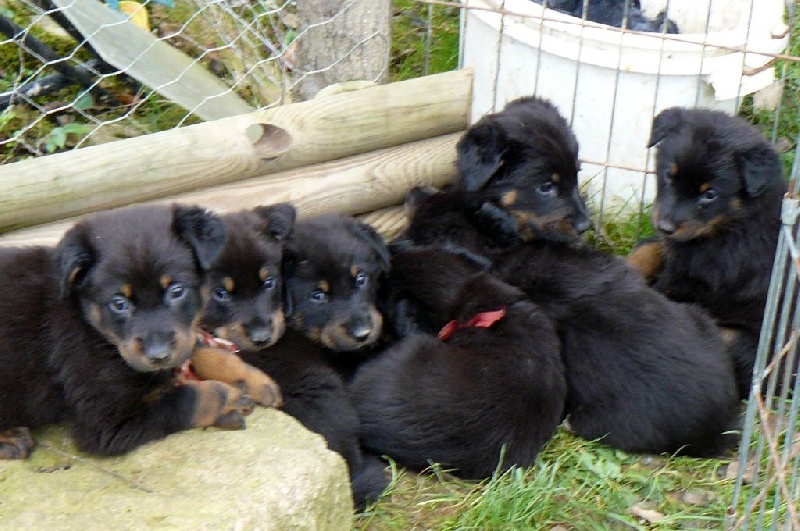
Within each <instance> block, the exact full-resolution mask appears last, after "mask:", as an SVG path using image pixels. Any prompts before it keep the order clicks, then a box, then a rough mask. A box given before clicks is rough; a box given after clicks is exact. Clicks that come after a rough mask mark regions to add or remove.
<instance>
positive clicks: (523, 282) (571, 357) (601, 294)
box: [407, 100, 739, 456]
mask: <svg viewBox="0 0 800 531" xmlns="http://www.w3.org/2000/svg"><path fill="white" fill-rule="evenodd" d="M523 101H525V100H523ZM517 105H519V103H516V102H515V103H512V104H510V105H509V106H508V107H507V108H506V109H504V110H503V111H502V112H500V113H498V114H499V115H500V116H501V118H502V119H494V120H492V121H491V122H490V123H489V124H488V125H486V126H483V127H482V129H483V133H482V134H481V135H475V134H474V133H473V132H472V131H468V132H467V134H466V135H465V137H464V138H463V139H462V141H461V142H460V143H459V147H458V149H459V151H458V153H459V167H460V168H461V173H462V181H464V182H461V183H459V185H458V186H457V187H456V190H455V191H454V192H447V193H426V192H425V191H423V190H417V191H415V192H414V194H412V195H415V196H416V197H415V199H416V204H417V207H416V208H414V207H411V208H410V209H409V210H410V211H411V212H410V214H411V218H410V221H409V227H408V230H407V236H408V237H410V238H412V239H413V240H415V241H417V240H419V241H424V242H425V243H426V244H432V243H443V244H446V245H447V246H448V247H450V248H458V247H461V248H462V249H463V252H465V253H468V254H473V255H478V256H481V255H483V256H485V257H487V258H490V259H491V270H492V271H493V272H494V273H495V274H496V275H497V276H499V277H500V278H501V279H502V280H504V281H506V282H508V283H510V284H512V285H514V286H517V287H519V288H520V289H521V290H522V291H523V292H525V293H526V295H527V296H528V297H529V298H530V300H531V301H533V302H534V303H536V304H538V305H539V306H540V307H541V308H542V309H543V310H544V312H545V313H546V314H547V315H548V317H550V318H551V319H552V320H553V321H554V322H555V324H556V329H557V331H558V334H559V337H560V339H561V342H562V355H563V360H564V365H565V367H566V371H567V384H568V397H567V407H566V412H567V414H568V415H569V423H570V425H571V427H572V429H573V430H574V431H575V432H576V433H578V434H579V435H581V436H583V437H587V438H592V439H593V438H599V437H604V439H603V440H604V441H605V442H607V443H608V444H611V445H613V446H616V447H618V448H621V449H623V450H627V451H648V452H672V453H674V452H677V451H681V452H683V453H686V454H689V455H701V456H702V455H714V454H717V453H720V452H722V451H723V450H724V449H726V448H728V447H730V446H732V445H734V444H735V443H736V440H737V439H736V437H735V436H734V435H732V434H724V433H723V432H725V431H726V430H729V429H732V428H735V427H736V426H737V424H738V409H739V408H738V405H739V404H738V400H737V393H736V388H735V381H734V375H733V367H732V363H731V361H730V359H729V357H728V355H727V353H726V352H725V349H724V345H723V343H722V339H721V336H720V333H719V331H718V329H717V328H716V326H715V325H714V323H713V322H712V321H711V319H709V317H708V316H706V315H705V314H704V312H702V311H700V310H698V309H696V308H693V307H691V306H688V305H681V304H678V303H675V302H673V301H670V300H668V299H667V298H666V297H664V296H663V295H662V294H660V293H658V292H656V291H654V290H652V289H650V288H649V287H648V286H647V285H646V284H645V282H644V281H643V280H642V279H641V278H640V277H639V276H638V274H637V273H636V272H635V271H633V270H632V269H630V268H629V267H627V266H626V264H625V263H624V261H622V260H620V259H618V258H616V257H613V256H610V255H606V254H603V253H599V252H596V251H594V250H592V249H589V248H586V247H584V246H583V245H581V244H580V243H579V242H578V241H577V240H576V239H575V236H576V233H577V232H579V231H580V230H582V229H583V228H585V225H586V223H585V222H584V219H585V217H584V216H583V215H580V214H582V213H584V212H585V207H583V203H582V200H581V199H580V197H579V196H578V194H577V190H576V187H577V175H576V169H577V168H576V165H575V164H574V163H573V162H572V160H574V157H572V154H573V153H574V154H575V155H577V146H574V147H572V148H569V149H568V148H567V147H568V146H569V145H570V144H569V143H566V144H565V143H564V136H565V135H564V134H563V133H561V132H559V131H558V130H557V131H556V136H554V137H553V138H551V140H550V143H551V144H553V145H554V146H556V145H558V144H563V145H561V147H560V148H557V147H553V148H551V149H548V150H540V151H535V150H530V151H524V150H521V149H520V147H519V146H518V145H517V143H515V142H508V141H507V140H506V139H507V138H508V137H509V130H511V131H516V130H518V129H519V128H520V127H521V126H520V124H519V122H520V121H522V122H526V121H531V120H532V119H531V118H529V117H528V115H527V114H524V113H521V112H520V111H519V110H517V109H518V107H517ZM531 112H532V113H533V114H535V113H536V111H535V110H532V111H531ZM476 125H481V123H480V122H479V123H478V124H476ZM541 134H543V133H541ZM538 143H539V144H541V142H538ZM564 153H569V154H570V155H571V156H570V157H569V158H567V157H565V156H564V155H563V154H564ZM475 154H480V155H481V156H480V157H476V156H475ZM531 159H535V160H531ZM465 165H466V167H465ZM521 168H550V169H548V170H547V171H530V170H529V171H523V170H522V169H521ZM475 174H477V175H485V176H486V177H485V179H482V181H483V184H482V185H479V186H478V187H476V188H475V190H473V191H470V190H469V189H466V190H465V184H468V183H469V182H470V181H471V180H474V178H473V177H472V175H475ZM509 175H514V176H517V175H518V176H519V177H516V178H515V179H508V176H509ZM552 175H558V178H554V177H552ZM543 184H546V185H545V186H543ZM484 187H486V188H490V189H492V188H501V189H502V190H503V191H502V192H500V195H501V197H503V196H505V197H509V196H511V197H523V198H524V197H534V198H537V199H538V201H530V202H525V203H524V204H523V205H521V204H520V203H519V202H518V201H502V200H501V201H499V202H498V201H494V200H492V198H491V197H490V198H488V199H487V198H486V197H485V195H484V194H485V193H484V192H481V191H480V190H481V188H484ZM502 187H505V188H502ZM465 192H466V199H462V198H460V197H459V194H464V193H465ZM495 195H496V193H495ZM462 197H463V196H462ZM481 201H484V203H483V204H480V203H481ZM476 203H478V204H476ZM578 203H580V205H578ZM553 204H559V205H566V206H565V207H564V208H563V209H558V210H556V209H552V208H551V207H550V206H549V205H553ZM454 205H456V207H455V208H454ZM487 205H488V206H489V207H490V209H491V212H492V215H491V216H490V218H489V220H488V222H487V221H486V220H485V219H482V218H481V217H480V216H475V212H485V211H486V208H487ZM459 206H460V208H459ZM523 207H524V208H525V210H529V211H530V212H527V211H523V212H520V209H522V208H523ZM443 213H444V214H443ZM543 214H547V215H548V223H547V224H546V227H550V228H551V229H550V230H537V229H538V227H541V226H542V225H543V224H542V223H540V222H538V221H534V222H533V223H532V222H531V221H530V220H540V219H541V218H542V215H543ZM445 225H448V226H445ZM454 226H458V230H453V227H454ZM532 227H534V230H532ZM552 228H556V229H557V230H553V229H552ZM476 233H481V234H483V236H484V237H487V235H488V237H491V234H492V233H495V234H498V236H497V238H496V239H495V242H505V243H504V244H503V245H502V246H501V250H500V251H499V252H498V250H497V248H494V249H490V250H489V251H490V252H488V253H487V250H486V249H485V248H483V247H482V246H481V245H480V239H479V238H477V237H476ZM476 244H477V245H476Z"/></svg>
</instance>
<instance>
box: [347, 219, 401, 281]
mask: <svg viewBox="0 0 800 531" xmlns="http://www.w3.org/2000/svg"><path fill="white" fill-rule="evenodd" d="M350 232H351V233H352V234H353V235H354V236H355V237H356V238H358V239H360V240H363V241H364V242H366V243H367V244H368V245H369V246H370V247H371V248H372V250H373V251H375V254H376V255H377V257H378V260H379V261H380V263H381V266H382V267H383V270H384V271H389V268H390V267H391V261H392V257H391V255H390V254H389V249H388V248H387V247H386V242H384V241H383V237H382V236H381V235H380V234H378V232H377V231H376V230H375V229H373V228H372V226H370V225H367V224H366V223H362V222H361V221H357V220H355V219H353V220H351V223H350Z"/></svg>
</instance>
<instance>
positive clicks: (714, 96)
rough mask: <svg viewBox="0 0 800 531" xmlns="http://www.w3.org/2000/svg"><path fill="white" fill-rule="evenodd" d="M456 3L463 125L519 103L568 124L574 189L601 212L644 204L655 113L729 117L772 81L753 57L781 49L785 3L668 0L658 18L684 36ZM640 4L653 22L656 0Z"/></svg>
mask: <svg viewBox="0 0 800 531" xmlns="http://www.w3.org/2000/svg"><path fill="white" fill-rule="evenodd" d="M709 1H711V2H712V5H709ZM462 4H463V5H464V6H465V7H466V9H464V10H463V16H462V32H461V63H462V65H463V66H465V67H470V68H472V69H473V70H474V72H475V76H474V87H473V102H472V116H471V119H472V121H476V120H478V119H479V118H480V117H481V116H483V115H484V114H486V113H489V112H494V111H497V110H500V109H501V108H502V107H503V106H504V105H505V104H506V103H507V102H508V101H510V100H512V99H514V98H517V97H520V96H528V95H533V94H535V95H537V96H541V97H543V98H547V99H549V100H550V101H551V102H553V103H554V104H555V105H556V106H557V107H558V108H559V110H560V111H561V112H562V114H564V116H565V117H566V118H567V119H568V120H569V121H570V123H571V125H572V127H573V129H574V131H575V135H576V136H577V138H578V141H579V143H580V158H581V159H582V160H583V161H584V163H583V166H582V168H583V169H582V171H581V180H582V181H583V182H585V183H586V188H587V192H588V195H589V198H590V200H591V201H592V202H593V203H594V206H595V207H597V206H598V203H599V200H600V199H601V198H602V202H601V203H600V206H601V208H604V209H609V208H611V207H612V205H615V206H616V209H617V210H619V207H621V206H625V205H627V206H634V207H637V208H638V206H639V204H640V202H642V201H644V202H649V201H651V200H652V196H653V193H654V188H655V187H654V186H653V184H652V182H649V181H648V179H647V178H646V171H647V170H648V169H652V167H653V161H652V157H650V156H649V150H648V149H647V148H646V144H647V140H648V137H649V134H650V126H651V123H652V118H653V117H654V116H655V115H656V114H658V112H660V111H661V110H663V109H665V108H667V107H672V106H686V107H705V108H713V109H719V110H722V111H725V112H728V113H731V114H732V113H735V112H736V111H737V109H738V105H739V103H740V98H741V97H742V96H744V95H747V94H750V93H752V92H755V91H757V90H760V89H762V88H764V87H766V86H768V85H770V84H772V83H773V82H774V81H775V73H774V68H773V67H772V63H773V62H774V57H771V56H769V55H760V54H758V53H753V52H762V53H767V54H775V53H780V52H781V51H782V50H783V49H784V48H785V47H786V44H787V41H788V28H787V27H786V25H785V24H784V23H783V18H782V17H783V13H784V5H783V0H669V12H668V15H669V17H670V18H671V19H672V20H675V21H676V23H677V24H678V27H679V28H680V30H681V31H682V32H684V33H681V34H678V35H666V36H662V35H661V34H652V33H629V32H622V31H620V30H619V29H618V28H611V27H609V26H603V25H599V24H592V23H586V24H584V25H582V24H581V20H580V19H577V18H575V17H571V16H568V15H565V14H562V13H559V12H557V11H554V10H551V9H543V8H542V6H541V5H539V4H537V3H535V2H532V1H530V0H462ZM641 4H642V10H643V12H644V13H645V14H646V15H647V16H650V17H653V16H655V15H656V14H657V13H658V12H659V11H661V10H662V9H664V6H665V5H666V0H649V1H647V0H642V2H641ZM720 5H727V8H725V9H722V8H720V7H719V6H720ZM751 7H752V9H751ZM709 9H710V10H711V11H710V15H708V13H709ZM701 10H702V13H703V17H702V18H701V17H700V16H699V12H700V11H701ZM706 26H707V27H709V31H708V32H702V29H703V28H705V27H706ZM686 29H688V30H689V31H694V32H695V33H685V31H686ZM698 31H699V33H698ZM737 49H738V50H746V51H747V53H743V52H742V51H736V50H737ZM606 168H607V169H606Z"/></svg>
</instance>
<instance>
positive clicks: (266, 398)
mask: <svg viewBox="0 0 800 531" xmlns="http://www.w3.org/2000/svg"><path fill="white" fill-rule="evenodd" d="M250 369H251V370H249V371H247V373H246V374H245V378H244V380H243V381H242V389H243V391H244V392H245V393H246V394H247V396H249V397H250V398H252V399H253V400H254V401H255V402H256V403H257V404H261V405H262V406H267V407H280V406H281V405H283V398H281V388H280V387H279V386H278V384H277V383H275V380H273V379H272V378H270V377H269V376H267V375H266V374H265V373H263V372H262V371H260V370H258V369H256V368H255V367H250Z"/></svg>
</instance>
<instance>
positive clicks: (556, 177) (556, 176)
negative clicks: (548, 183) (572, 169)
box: [552, 173, 561, 183]
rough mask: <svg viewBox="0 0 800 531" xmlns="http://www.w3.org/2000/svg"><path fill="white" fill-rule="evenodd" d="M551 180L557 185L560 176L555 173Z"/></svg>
mask: <svg viewBox="0 0 800 531" xmlns="http://www.w3.org/2000/svg"><path fill="white" fill-rule="evenodd" d="M552 180H553V182H554V183H557V182H558V181H560V180H561V175H559V174H557V173H554V174H553V177H552Z"/></svg>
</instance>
